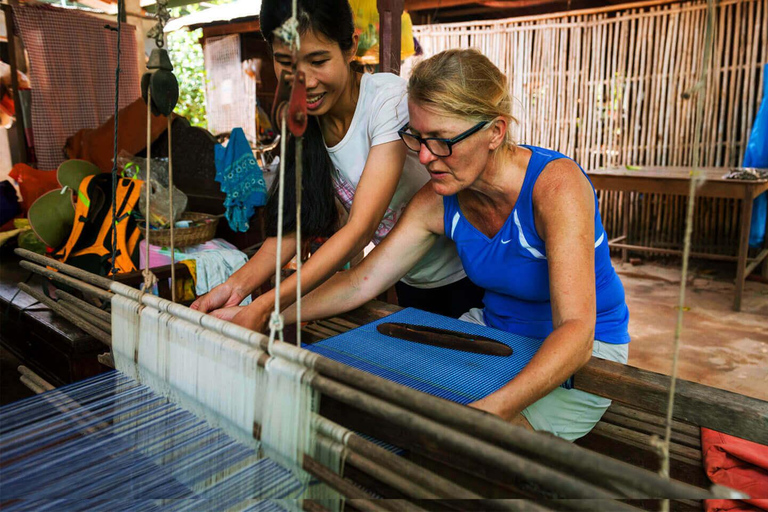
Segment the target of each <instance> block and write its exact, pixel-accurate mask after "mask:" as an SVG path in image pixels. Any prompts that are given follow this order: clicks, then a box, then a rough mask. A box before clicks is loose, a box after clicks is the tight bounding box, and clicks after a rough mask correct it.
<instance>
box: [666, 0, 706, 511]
mask: <svg viewBox="0 0 768 512" xmlns="http://www.w3.org/2000/svg"><path fill="white" fill-rule="evenodd" d="M714 10H715V8H714V0H709V1H708V2H707V29H706V35H705V37H704V53H703V55H702V58H701V75H700V77H699V80H698V81H697V82H696V84H694V86H693V87H692V88H691V89H689V90H688V91H685V92H684V93H683V94H682V96H683V98H685V99H690V98H691V97H692V96H693V95H694V94H696V128H695V130H694V133H695V134H696V135H695V136H696V139H695V141H694V146H693V171H691V180H690V188H689V189H688V208H687V211H686V215H685V239H684V244H683V268H682V275H681V277H680V295H679V300H678V304H677V323H676V325H675V337H674V347H673V351H672V375H671V379H670V384H669V399H668V400H667V421H666V428H665V431H664V442H663V443H662V444H661V445H660V446H659V445H657V448H659V449H660V451H661V455H662V458H661V469H660V470H659V473H660V474H661V476H663V477H665V478H669V445H670V440H671V438H672V413H673V411H674V408H675V387H676V384H677V372H678V356H679V352H680V337H681V334H682V331H683V313H684V312H685V288H686V283H687V281H688V260H689V258H690V255H691V233H692V232H693V211H694V207H695V200H696V189H697V188H698V187H699V186H700V185H701V183H703V177H702V176H701V174H700V173H699V172H698V167H699V147H700V145H701V135H702V134H701V131H702V123H703V117H704V97H703V95H701V94H699V92H700V91H701V90H702V89H704V88H705V87H706V82H707V76H708V70H709V64H710V55H711V53H712V39H713V32H714ZM661 509H662V511H663V512H667V511H669V500H664V501H662V505H661Z"/></svg>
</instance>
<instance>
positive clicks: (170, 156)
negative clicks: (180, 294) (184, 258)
mask: <svg viewBox="0 0 768 512" xmlns="http://www.w3.org/2000/svg"><path fill="white" fill-rule="evenodd" d="M168 210H169V211H170V212H171V302H176V246H175V244H174V240H173V231H174V227H175V226H174V224H176V221H175V220H174V214H173V146H172V145H171V116H168ZM147 261H149V259H147Z"/></svg>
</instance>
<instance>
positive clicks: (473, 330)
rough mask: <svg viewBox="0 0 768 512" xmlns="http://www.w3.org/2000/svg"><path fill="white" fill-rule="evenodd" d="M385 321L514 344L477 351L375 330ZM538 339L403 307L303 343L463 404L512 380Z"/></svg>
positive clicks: (479, 397)
mask: <svg viewBox="0 0 768 512" xmlns="http://www.w3.org/2000/svg"><path fill="white" fill-rule="evenodd" d="M385 322H402V323H406V324H415V325H426V326H429V327H437V328H440V329H450V330H452V331H460V332H465V333H468V334H476V335H480V336H486V337H488V338H492V339H495V340H496V341H499V342H501V343H504V344H505V345H507V346H510V347H512V355H511V356H508V357H502V356H489V355H486V354H475V353H471V352H462V351H459V350H451V349H447V348H442V347H434V346H431V345H424V344H422V343H415V342H412V341H406V340H401V339H399V338H393V337H390V336H385V335H384V334H381V333H379V332H378V331H377V330H376V326H377V325H379V324H381V323H385ZM542 342H543V340H540V339H538V340H537V339H533V338H526V337H523V336H518V335H516V334H512V333H509V332H502V331H498V330H496V329H491V328H490V327H485V326H482V325H477V324H472V323H469V322H462V321H460V320H456V319H454V318H448V317H445V316H441V315H436V314H434V313H428V312H426V311H421V310H418V309H414V308H407V309H404V310H402V311H398V312H397V313H394V314H392V315H389V316H387V317H384V318H381V319H379V320H376V321H375V322H371V323H370V324H366V325H363V326H361V327H358V328H357V329H352V330H351V331H347V332H345V333H343V334H340V335H338V336H334V337H333V338H328V339H325V340H322V341H319V342H317V343H315V344H313V345H306V346H305V347H304V348H306V349H307V350H309V351H311V352H315V353H317V354H320V355H322V356H325V357H327V358H329V359H333V360H334V361H338V362H340V363H343V364H346V365H347V366H351V367H353V368H357V369H358V370H362V371H364V372H367V373H371V374H373V375H377V376H379V377H382V378H384V379H387V380H390V381H392V382H397V383H398V384H402V385H403V386H407V387H409V388H413V389H417V390H419V391H422V392H424V393H428V394H430V395H434V396H438V397H440V398H444V399H446V400H451V401H452V402H458V403H460V404H464V405H466V404H469V403H471V402H474V401H476V400H480V399H481V398H484V397H486V396H488V395H490V394H491V393H493V392H494V391H497V390H499V389H501V387H503V386H504V385H505V384H507V383H508V382H509V381H510V380H512V379H513V378H514V377H515V376H516V375H517V374H518V373H520V370H522V369H523V368H524V367H525V365H527V364H528V363H529V362H530V360H531V358H532V357H533V355H534V354H535V353H536V351H537V350H538V349H539V347H540V346H541V344H542Z"/></svg>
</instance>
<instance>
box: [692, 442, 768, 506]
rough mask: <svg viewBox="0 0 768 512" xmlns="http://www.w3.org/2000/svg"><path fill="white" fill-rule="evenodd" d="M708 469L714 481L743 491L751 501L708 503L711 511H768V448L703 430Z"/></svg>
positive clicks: (704, 451)
mask: <svg viewBox="0 0 768 512" xmlns="http://www.w3.org/2000/svg"><path fill="white" fill-rule="evenodd" d="M701 450H702V452H703V456H704V469H705V470H706V472H707V476H708V477H709V479H710V480H712V482H714V483H716V484H719V485H724V486H726V487H730V488H732V489H736V490H738V491H742V492H744V493H746V494H748V495H749V496H750V498H751V499H748V500H743V501H736V500H707V501H706V502H705V508H706V510H707V512H720V511H726V510H728V511H755V510H766V511H768V446H764V445H760V444H757V443H753V442H752V441H747V440H745V439H740V438H738V437H733V436H729V435H727V434H723V433H721V432H716V431H714V430H710V429H708V428H702V429H701Z"/></svg>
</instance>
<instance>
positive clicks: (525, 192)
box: [286, 50, 629, 440]
mask: <svg viewBox="0 0 768 512" xmlns="http://www.w3.org/2000/svg"><path fill="white" fill-rule="evenodd" d="M408 109H409V112H410V120H409V122H408V124H407V125H405V126H403V128H402V129H401V130H400V132H399V133H400V136H401V138H402V140H403V142H404V143H405V145H406V146H407V147H408V149H409V150H410V151H413V152H416V153H418V156H419V160H420V161H421V163H422V164H423V165H425V166H426V168H427V170H428V171H429V173H430V177H431V180H430V183H428V184H427V185H425V186H424V188H422V189H421V190H420V191H419V192H418V193H417V194H416V195H415V196H414V198H413V200H412V201H411V202H410V204H409V205H408V208H407V209H406V211H405V214H404V216H403V218H402V219H401V220H400V222H398V224H397V225H396V226H395V228H394V229H393V230H392V232H391V233H390V234H389V236H388V237H387V238H386V239H385V240H384V241H383V242H382V243H381V244H380V245H379V246H378V247H377V248H376V249H375V250H374V251H373V252H372V253H371V254H370V255H369V256H368V257H367V258H366V259H365V260H364V261H363V262H362V263H361V264H360V265H359V266H357V267H355V268H353V269H352V270H349V271H347V272H342V273H339V274H336V276H334V277H333V278H331V279H330V280H329V281H327V282H326V283H325V284H324V285H323V286H322V287H319V288H318V289H316V290H315V291H314V292H312V293H311V294H309V295H308V296H307V297H306V298H305V299H304V300H303V304H302V320H305V319H306V320H309V319H315V318H322V317H326V316H330V315H333V314H336V313H339V312H341V311H347V310H350V309H353V308H355V307H357V306H360V305H361V304H363V303H365V302H366V301H368V300H369V299H371V298H373V297H375V296H376V295H377V294H378V293H379V292H381V291H382V290H384V289H386V288H387V287H389V286H391V285H392V284H393V283H395V282H396V281H397V280H398V279H399V278H400V277H401V276H402V275H404V274H405V273H406V272H407V271H408V269H409V268H411V266H412V265H414V264H415V263H416V262H418V261H419V259H420V258H421V257H422V256H423V255H425V254H426V253H427V251H428V250H429V248H430V247H431V246H432V244H433V243H434V242H435V240H437V239H438V238H439V237H441V236H443V235H445V236H447V237H448V238H450V239H452V240H453V241H454V242H455V243H456V247H457V249H458V252H459V256H460V258H461V260H462V263H463V265H464V268H465V270H466V272H467V275H468V276H469V278H470V279H471V280H472V281H473V282H474V283H475V284H477V285H478V286H480V287H481V288H483V289H485V291H486V293H485V299H484V301H483V302H484V306H485V307H484V309H471V310H470V311H468V312H467V313H466V314H464V315H463V316H462V317H461V319H462V320H465V321H468V322H474V323H479V324H484V325H488V326H490V327H494V328H496V329H501V330H504V331H508V332H512V333H515V334H519V335H522V336H526V337H529V338H538V339H540V340H541V339H544V342H543V344H542V345H541V347H540V348H539V350H538V351H537V353H536V354H535V355H534V357H533V358H532V359H531V361H530V362H529V363H528V365H527V366H526V367H525V368H524V369H523V370H522V371H521V372H520V373H519V374H518V376H517V377H515V378H514V379H513V380H512V381H510V382H509V383H507V384H506V385H505V386H504V387H502V388H501V389H500V390H498V391H496V392H495V393H493V394H491V395H489V396H487V397H486V398H484V399H482V400H479V401H477V402H475V403H473V404H471V405H472V406H473V407H476V408H479V409H482V410H485V411H488V412H491V413H493V414H496V415H498V416H501V417H502V418H504V419H506V420H508V421H510V422H512V423H515V424H518V425H521V426H524V427H526V428H529V429H535V430H544V431H548V432H552V433H554V434H556V435H558V436H560V437H563V438H565V439H569V440H573V439H577V438H579V437H581V436H583V435H585V434H586V433H587V432H589V430H591V428H592V427H593V426H594V425H595V423H597V421H599V419H600V417H601V416H602V414H603V412H604V411H605V409H607V408H608V406H609V405H610V401H608V400H605V399H602V398H599V397H597V396H594V395H590V394H588V393H584V392H582V391H578V390H566V389H563V388H561V387H559V385H560V384H561V383H562V382H564V381H566V380H567V379H568V378H569V377H570V376H571V375H573V374H574V373H575V372H576V371H577V370H578V369H579V368H580V367H581V366H583V365H584V364H586V362H587V361H588V360H589V358H590V356H592V355H596V356H598V357H602V358H605V359H610V360H614V361H620V362H626V360H627V355H628V348H627V344H628V342H629V334H628V332H627V323H628V320H629V313H628V310H627V305H626V303H625V300H624V288H623V286H622V284H621V281H620V280H619V278H618V276H617V275H616V272H615V271H614V269H613V267H612V265H611V260H610V256H609V252H608V245H607V240H606V235H605V230H604V229H603V226H602V221H601V219H600V213H599V212H598V209H597V198H596V195H595V192H594V189H593V187H592V185H591V183H590V181H589V179H588V178H587V177H586V175H585V174H584V172H583V171H582V169H581V168H580V167H579V165H578V164H576V163H575V162H574V161H573V160H571V159H569V158H567V157H566V156H564V155H562V154H560V153H557V152H555V151H551V150H548V149H543V148H538V147H532V146H522V145H520V146H518V145H515V144H513V143H512V141H511V138H510V128H511V125H512V123H513V122H514V119H513V118H512V116H511V114H510V111H511V98H510V95H509V92H508V87H507V83H506V78H505V77H504V75H503V74H502V73H501V72H500V71H499V70H498V68H496V66H494V65H493V64H492V63H491V62H490V61H489V60H488V59H487V58H486V57H484V56H483V55H482V54H480V53H479V52H477V51H475V50H448V51H446V52H442V53H440V54H438V55H435V56H434V57H432V58H430V59H428V60H425V61H424V62H422V63H420V64H419V65H418V66H417V67H416V68H415V69H414V71H413V74H412V75H411V78H410V80H409V83H408ZM286 313H287V318H286V320H287V321H289V322H291V321H295V318H294V311H293V309H292V308H291V309H289V310H288V311H287V312H286Z"/></svg>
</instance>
